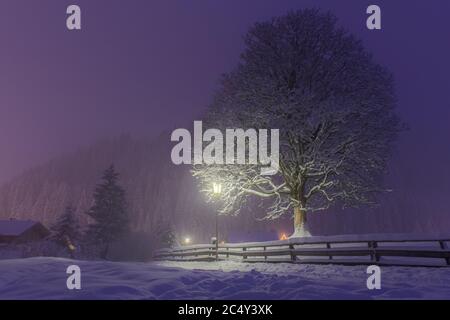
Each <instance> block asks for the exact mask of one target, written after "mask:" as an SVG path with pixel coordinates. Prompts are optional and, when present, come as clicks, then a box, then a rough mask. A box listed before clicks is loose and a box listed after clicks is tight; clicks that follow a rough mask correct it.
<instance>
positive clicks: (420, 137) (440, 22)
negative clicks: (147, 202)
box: [0, 0, 450, 183]
mask: <svg viewBox="0 0 450 320" xmlns="http://www.w3.org/2000/svg"><path fill="white" fill-rule="evenodd" d="M343 3H345V6H344V5H343ZM374 3H376V4H378V5H380V6H381V8H382V18H383V20H382V24H383V30H382V31H369V30H367V29H366V27H365V19H366V14H365V8H366V7H367V6H368V5H369V4H372V3H371V2H367V1H345V2H344V1H336V0H334V1H319V0H314V1H302V0H295V1H287V0H274V1H268V0H253V1H246V0H239V1H238V0H227V1H225V0H221V1H219V0H201V1H200V0H180V1H168V0H133V1H113V0H108V1H103V0H95V1H92V0H88V1H81V0H72V1H63V0H40V1H34V0H27V1H23V0H2V1H1V2H0V41H1V49H0V150H1V156H0V183H1V182H4V181H5V180H6V179H8V178H11V177H12V176H14V175H16V174H18V173H20V172H21V171H22V170H23V169H25V168H27V167H30V166H32V165H34V164H37V163H40V162H43V161H45V160H47V159H50V158H52V157H54V156H56V155H58V154H60V153H62V152H66V151H70V150H73V149H74V148H76V147H77V146H81V145H86V144H89V143H91V142H93V141H96V140H98V139H99V138H103V137H110V136H113V135H117V134H120V133H124V132H130V133H132V134H135V135H146V136H151V135H156V134H157V133H159V132H161V131H162V130H164V129H167V128H173V127H174V126H186V124H187V123H188V120H189V122H190V120H191V119H192V120H194V119H195V118H196V117H197V115H198V114H200V112H201V111H202V110H203V109H204V108H205V106H206V105H207V104H208V102H209V101H210V98H211V95H212V92H213V90H214V88H215V86H216V84H217V80H218V77H219V75H220V74H221V73H223V72H227V71H229V70H230V69H231V68H233V66H234V65H235V64H236V63H237V61H238V57H239V54H240V52H241V50H242V45H243V44H242V35H243V34H244V33H245V31H246V30H247V28H248V27H249V26H250V25H251V24H252V23H254V22H256V21H260V20H265V19H268V18H270V17H272V16H275V15H281V14H284V13H286V12H287V11H288V10H289V9H297V8H304V7H311V6H317V7H321V8H323V9H329V10H331V11H332V12H333V13H335V14H336V15H337V16H338V17H339V19H340V23H341V25H344V26H345V27H347V28H348V29H349V30H350V31H351V32H353V33H354V34H356V35H357V36H358V37H360V38H362V39H363V40H364V44H365V45H366V47H367V48H368V49H369V50H371V51H372V52H373V53H374V55H375V58H376V60H377V61H378V62H380V63H381V64H383V65H386V66H387V67H388V68H389V69H390V70H391V71H392V72H393V73H394V75H395V77H396V82H397V93H398V97H399V111H400V113H401V115H402V116H403V118H404V120H406V121H407V122H408V124H409V125H410V127H411V130H410V131H409V132H407V133H405V134H404V135H403V139H402V144H401V146H400V149H399V150H400V152H399V153H400V155H401V156H402V157H405V159H410V160H411V159H412V160H411V161H412V163H413V166H414V168H415V170H421V169H422V170H427V168H428V167H432V170H434V171H435V173H436V176H438V173H439V170H441V169H442V170H446V172H447V173H448V172H449V169H447V164H448V163H449V162H450V151H449V150H450V148H449V144H448V137H449V136H450V128H449V127H450V125H449V124H450V98H449V94H450V80H449V77H450V19H449V18H448V15H449V14H450V1H448V0H441V1H439V0H435V1H380V0H377V1H374ZM419 3H420V4H419ZM69 4H78V5H80V6H81V9H82V19H83V20H82V23H83V30H82V31H76V32H69V31H68V30H67V29H66V27H65V19H66V15H65V10H66V7H67V6H68V5H69ZM425 164H428V165H425ZM431 182H432V181H431Z"/></svg>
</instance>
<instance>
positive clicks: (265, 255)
mask: <svg viewBox="0 0 450 320" xmlns="http://www.w3.org/2000/svg"><path fill="white" fill-rule="evenodd" d="M263 250H264V260H267V253H266V247H263Z"/></svg>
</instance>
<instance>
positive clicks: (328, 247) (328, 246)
mask: <svg viewBox="0 0 450 320" xmlns="http://www.w3.org/2000/svg"><path fill="white" fill-rule="evenodd" d="M327 249H331V244H330V243H329V242H327ZM328 259H329V260H333V256H332V255H329V256H328Z"/></svg>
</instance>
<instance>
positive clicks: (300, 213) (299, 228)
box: [290, 207, 311, 238]
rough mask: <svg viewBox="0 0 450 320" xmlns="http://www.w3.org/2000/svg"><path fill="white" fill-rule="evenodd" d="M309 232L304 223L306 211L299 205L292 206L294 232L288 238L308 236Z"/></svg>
mask: <svg viewBox="0 0 450 320" xmlns="http://www.w3.org/2000/svg"><path fill="white" fill-rule="evenodd" d="M310 236H311V234H310V233H309V231H308V228H307V225H306V211H305V210H302V209H301V208H300V207H295V208H294V233H293V234H292V235H291V236H290V238H298V237H310Z"/></svg>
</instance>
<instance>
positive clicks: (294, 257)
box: [289, 244, 297, 261]
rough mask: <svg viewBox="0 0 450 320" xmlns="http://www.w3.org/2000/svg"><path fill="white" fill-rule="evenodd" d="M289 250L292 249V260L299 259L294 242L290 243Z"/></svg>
mask: <svg viewBox="0 0 450 320" xmlns="http://www.w3.org/2000/svg"><path fill="white" fill-rule="evenodd" d="M289 250H290V251H291V260H292V261H295V260H297V256H296V255H295V253H294V245H293V244H290V245H289Z"/></svg>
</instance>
